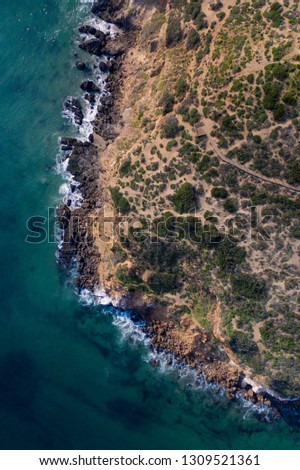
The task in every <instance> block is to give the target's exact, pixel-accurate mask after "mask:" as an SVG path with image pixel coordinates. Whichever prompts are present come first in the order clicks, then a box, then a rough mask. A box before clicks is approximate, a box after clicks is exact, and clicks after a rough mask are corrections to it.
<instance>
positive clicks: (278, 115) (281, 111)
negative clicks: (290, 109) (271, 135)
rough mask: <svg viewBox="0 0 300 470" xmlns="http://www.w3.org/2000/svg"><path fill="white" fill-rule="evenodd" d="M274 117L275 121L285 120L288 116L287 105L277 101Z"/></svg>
mask: <svg viewBox="0 0 300 470" xmlns="http://www.w3.org/2000/svg"><path fill="white" fill-rule="evenodd" d="M273 118H274V120H275V121H277V122H280V121H284V120H285V118H286V113H285V106H284V104H282V103H277V104H276V106H275V108H274V109H273Z"/></svg>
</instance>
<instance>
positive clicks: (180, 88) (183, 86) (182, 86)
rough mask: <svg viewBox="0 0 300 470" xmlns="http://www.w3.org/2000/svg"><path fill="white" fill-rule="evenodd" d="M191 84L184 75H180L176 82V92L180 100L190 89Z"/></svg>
mask: <svg viewBox="0 0 300 470" xmlns="http://www.w3.org/2000/svg"><path fill="white" fill-rule="evenodd" d="M189 88H190V87H189V84H188V83H187V82H186V80H185V79H184V78H183V77H180V78H179V79H178V80H177V82H176V83H175V93H176V96H177V98H178V99H179V100H182V99H183V98H184V96H185V95H186V93H187V91H188V90H189Z"/></svg>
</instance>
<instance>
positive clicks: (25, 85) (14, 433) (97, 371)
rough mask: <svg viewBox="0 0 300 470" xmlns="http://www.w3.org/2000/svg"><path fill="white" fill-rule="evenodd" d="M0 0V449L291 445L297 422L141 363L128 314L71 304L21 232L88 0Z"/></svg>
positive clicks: (42, 184)
mask: <svg viewBox="0 0 300 470" xmlns="http://www.w3.org/2000/svg"><path fill="white" fill-rule="evenodd" d="M0 6H1V24H2V27H1V30H0V51H1V63H0V67H1V74H0V114H1V116H0V158H1V169H0V179H1V198H0V208H1V219H0V224H1V236H0V250H1V253H0V263H1V268H0V269H1V271H0V272H1V283H0V288H1V309H0V448H1V449H75V448H77V449H78V448H80V449H96V448H98V449H116V448H123V449H149V448H154V449H163V448H167V449H199V450H200V449H235V448H236V449H251V448H253V449H280V448H282V449H286V448H290V449H299V447H300V429H299V428H297V427H292V426H289V425H288V424H287V423H286V422H284V421H283V420H279V421H276V422H266V421H261V418H262V417H263V416H264V415H263V414H262V415H259V414H254V413H253V412H252V411H251V409H249V408H247V407H245V405H243V404H242V403H240V404H233V403H230V402H228V401H227V400H226V399H225V398H223V397H222V396H219V395H215V394H214V393H212V391H211V390H209V389H205V387H199V388H195V387H193V386H192V385H191V384H192V383H193V377H185V378H181V379H179V378H178V375H177V374H176V373H175V372H174V371H172V369H167V370H162V368H152V367H151V366H150V365H149V363H148V361H147V358H148V356H149V351H148V349H147V345H145V344H144V343H143V341H140V340H139V338H137V335H134V334H133V327H132V324H131V323H130V321H129V320H128V319H126V318H122V317H118V316H117V312H115V311H114V310H113V309H105V308H102V309H99V308H96V307H84V306H82V305H81V304H80V302H79V300H78V298H77V297H76V296H75V295H74V292H73V289H72V286H71V283H70V281H69V280H68V278H66V276H65V275H64V274H63V273H61V272H60V271H59V269H58V266H57V263H56V258H55V251H56V244H55V243H51V244H50V243H41V244H28V243H26V242H25V238H26V235H27V228H26V221H27V219H28V218H29V217H31V216H33V215H42V216H47V208H48V207H55V206H56V205H57V204H58V203H59V200H60V197H61V196H60V194H59V188H60V186H61V184H62V183H63V181H62V179H61V177H60V176H59V175H58V174H57V173H56V171H55V161H56V156H57V153H58V138H59V136H60V135H65V134H68V133H72V132H74V129H72V127H71V126H70V124H69V123H68V122H67V121H66V120H65V119H64V118H63V117H62V103H63V100H64V98H65V97H66V96H68V95H75V96H80V92H79V88H78V86H79V84H80V80H81V78H82V74H81V72H79V71H77V70H76V68H75V67H74V62H75V60H76V59H75V57H74V52H76V51H77V47H76V27H77V26H78V24H79V23H80V21H82V19H83V18H84V16H85V15H87V14H88V6H89V5H88V2H87V3H84V4H83V3H81V2H80V1H79V0H34V1H33V0H22V1H21V0H15V1H14V2H7V1H6V0H0Z"/></svg>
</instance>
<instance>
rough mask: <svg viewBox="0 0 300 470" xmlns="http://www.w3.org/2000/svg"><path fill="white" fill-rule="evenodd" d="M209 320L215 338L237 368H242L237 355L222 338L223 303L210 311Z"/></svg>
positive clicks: (219, 303)
mask: <svg viewBox="0 0 300 470" xmlns="http://www.w3.org/2000/svg"><path fill="white" fill-rule="evenodd" d="M208 320H209V322H210V324H211V326H212V332H213V335H214V337H215V338H217V340H218V341H220V343H222V346H223V348H224V351H225V353H226V354H227V356H228V357H229V359H230V360H231V362H232V363H233V364H234V365H236V366H237V367H239V368H240V367H241V366H240V364H239V360H238V358H237V357H236V355H235V354H234V353H233V352H232V350H231V349H230V347H229V346H228V344H227V343H226V341H225V339H224V338H223V336H222V333H221V328H222V314H221V302H218V303H217V305H216V306H215V307H214V308H213V309H212V310H211V311H210V313H209V314H208Z"/></svg>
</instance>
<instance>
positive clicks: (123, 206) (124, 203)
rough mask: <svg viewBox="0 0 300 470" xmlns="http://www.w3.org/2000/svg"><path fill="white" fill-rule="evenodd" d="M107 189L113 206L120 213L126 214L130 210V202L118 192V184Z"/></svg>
mask: <svg viewBox="0 0 300 470" xmlns="http://www.w3.org/2000/svg"><path fill="white" fill-rule="evenodd" d="M109 190H110V194H111V198H112V200H113V203H114V206H115V208H116V209H117V210H119V211H120V212H121V214H127V213H128V212H129V211H130V204H129V202H128V200H127V199H126V197H124V196H123V194H122V193H121V192H120V189H119V188H118V186H115V187H114V188H112V187H110V188H109Z"/></svg>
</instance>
